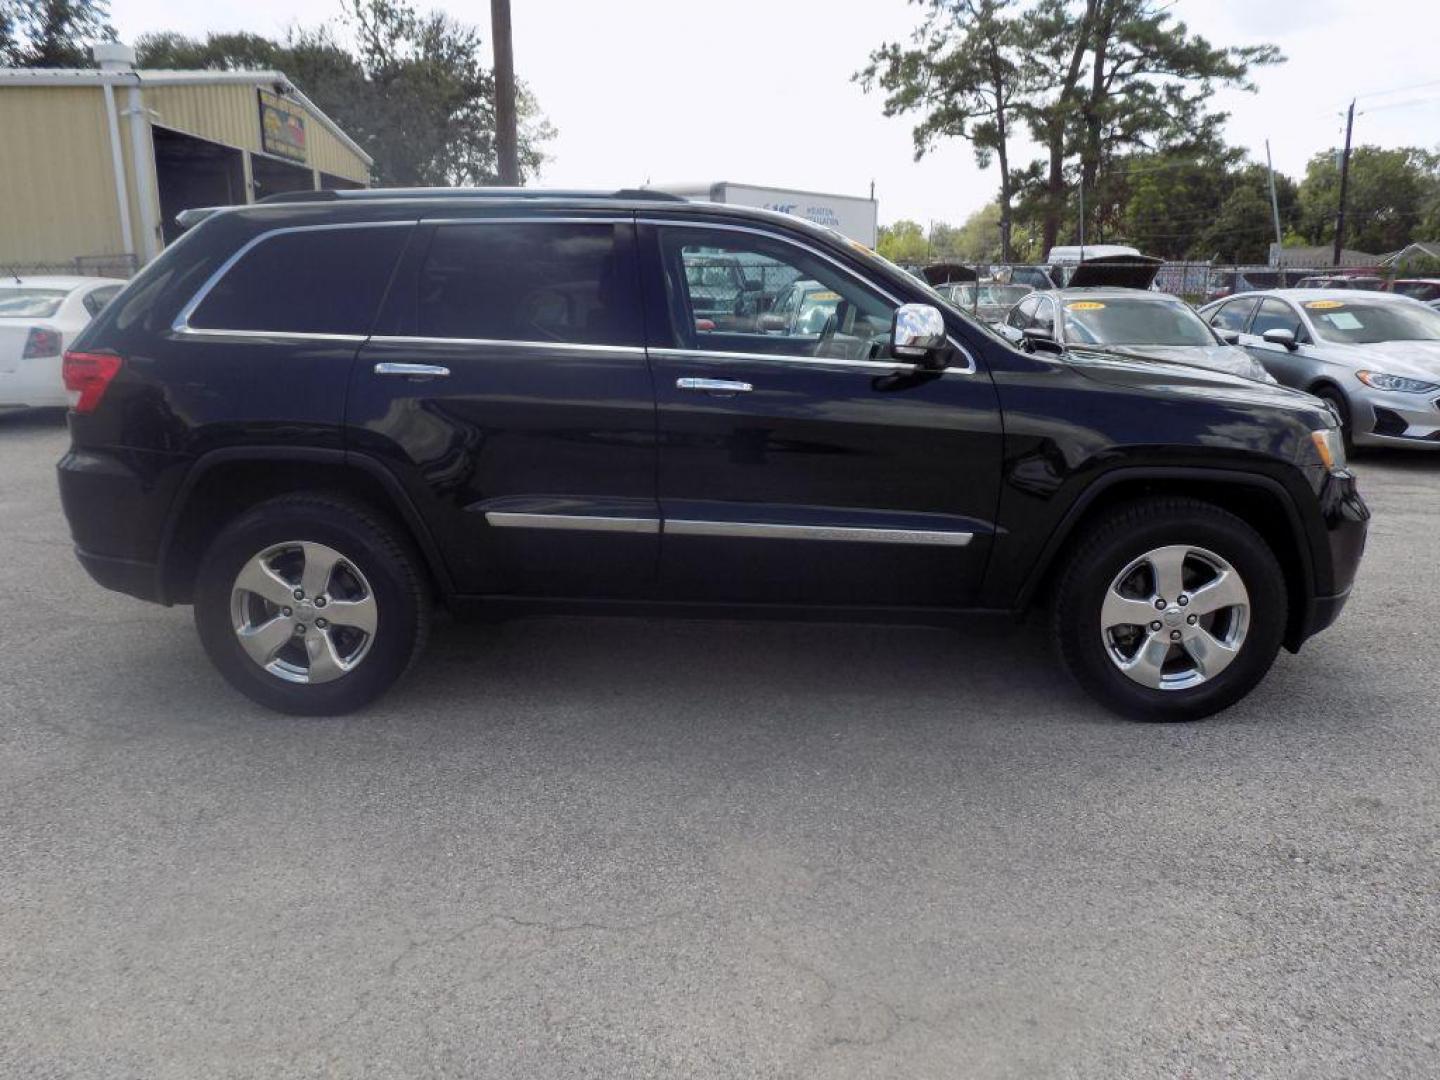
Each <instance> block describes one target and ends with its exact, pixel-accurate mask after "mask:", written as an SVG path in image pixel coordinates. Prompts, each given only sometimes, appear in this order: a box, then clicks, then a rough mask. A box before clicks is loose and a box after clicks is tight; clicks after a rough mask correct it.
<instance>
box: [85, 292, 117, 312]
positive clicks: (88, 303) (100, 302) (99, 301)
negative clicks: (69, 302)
mask: <svg viewBox="0 0 1440 1080" xmlns="http://www.w3.org/2000/svg"><path fill="white" fill-rule="evenodd" d="M120 289H121V286H119V285H106V286H105V287H104V288H103V289H92V290H91V291H90V292H88V293H86V294H85V300H84V304H85V310H86V311H88V312H89V313H90V317H91V318H92V319H93V318H94V317H95V316H96V315H99V314H100V312H102V311H104V310H105V305H106V304H108V303H110V301H111V300H114V299H115V294H116V293H118V292H119V291H120Z"/></svg>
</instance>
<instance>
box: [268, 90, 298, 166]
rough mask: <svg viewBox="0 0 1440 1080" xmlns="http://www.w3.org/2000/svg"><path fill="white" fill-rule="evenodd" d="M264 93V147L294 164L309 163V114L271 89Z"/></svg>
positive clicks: (269, 152) (270, 152)
mask: <svg viewBox="0 0 1440 1080" xmlns="http://www.w3.org/2000/svg"><path fill="white" fill-rule="evenodd" d="M258 92H259V94H260V148H261V149H262V150H264V151H265V152H266V153H267V154H274V155H275V156H276V157H283V158H287V159H289V160H290V161H304V160H305V114H304V113H303V112H301V111H300V110H299V109H297V108H296V107H295V106H293V105H291V104H290V102H288V101H286V100H285V99H284V98H282V97H279V96H277V95H275V94H272V93H271V92H270V91H269V90H259V91H258Z"/></svg>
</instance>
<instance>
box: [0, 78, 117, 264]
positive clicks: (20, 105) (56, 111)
mask: <svg viewBox="0 0 1440 1080" xmlns="http://www.w3.org/2000/svg"><path fill="white" fill-rule="evenodd" d="M121 107H122V108H123V103H122V105H121ZM0 132H4V152H3V153H0V192H3V193H4V205H3V207H0V264H5V263H48V262H63V261H66V260H69V259H72V258H74V257H76V256H77V255H113V254H117V253H119V252H120V251H121V250H122V246H121V238H120V213H119V210H118V209H117V206H116V199H115V173H114V170H113V169H112V168H111V165H110V136H109V130H108V125H107V124H106V122H105V99H104V97H103V96H102V91H101V90H100V88H99V87H98V86H96V87H88V86H52V87H28V86H4V87H0ZM121 138H122V140H123V138H124V123H123V121H122V122H121Z"/></svg>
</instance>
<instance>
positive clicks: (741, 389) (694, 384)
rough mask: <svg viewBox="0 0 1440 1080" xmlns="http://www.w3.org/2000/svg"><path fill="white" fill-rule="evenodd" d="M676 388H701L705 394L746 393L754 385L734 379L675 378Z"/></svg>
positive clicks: (752, 388)
mask: <svg viewBox="0 0 1440 1080" xmlns="http://www.w3.org/2000/svg"><path fill="white" fill-rule="evenodd" d="M675 389H676V390H703V391H705V392H706V393H707V394H748V393H750V391H751V390H754V389H755V387H753V386H751V385H750V384H749V383H748V382H739V381H738V380H735V379H676V380H675Z"/></svg>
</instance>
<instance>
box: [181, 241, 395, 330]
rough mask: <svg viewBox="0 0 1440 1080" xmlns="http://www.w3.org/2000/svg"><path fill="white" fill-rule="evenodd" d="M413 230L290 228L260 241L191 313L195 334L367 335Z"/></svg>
mask: <svg viewBox="0 0 1440 1080" xmlns="http://www.w3.org/2000/svg"><path fill="white" fill-rule="evenodd" d="M410 231H411V227H410V226H409V224H408V223H405V224H403V225H397V226H355V225H346V226H336V227H333V228H331V227H322V228H314V229H306V228H301V229H295V230H292V231H288V232H277V233H273V234H271V235H269V236H266V237H263V238H261V239H260V240H259V241H258V242H256V243H255V244H254V246H253V247H251V248H250V249H249V250H247V251H245V252H244V254H242V255H241V256H240V258H239V259H238V260H237V261H236V263H235V265H234V266H232V267H231V268H230V269H229V270H228V271H226V273H225V275H224V276H223V277H222V278H221V279H220V280H219V281H218V282H217V283H216V284H215V286H214V287H213V288H212V289H211V290H210V291H209V293H207V294H206V295H205V296H204V298H203V299H202V300H201V301H200V304H199V305H198V306H197V307H196V308H195V310H194V311H193V312H191V314H190V318H189V320H188V322H189V325H190V326H191V327H192V328H193V329H196V330H218V331H223V330H244V331H256V332H270V333H277V334H287V333H288V334H345V335H359V336H364V335H366V334H368V333H369V332H370V326H371V324H372V323H373V322H374V321H375V315H376V311H377V309H378V308H379V306H380V301H381V299H382V297H383V296H384V295H385V288H386V286H387V285H388V284H389V281H390V274H391V271H392V270H393V269H394V266H395V260H396V259H397V258H398V257H399V255H400V251H401V249H402V248H403V247H404V246H405V240H406V238H407V237H408V236H409V234H410Z"/></svg>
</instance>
